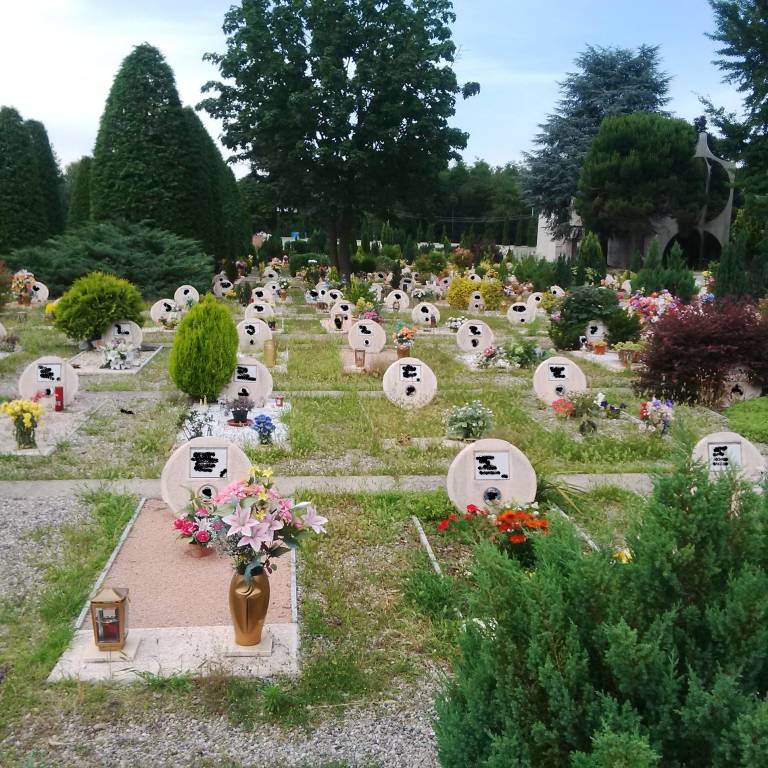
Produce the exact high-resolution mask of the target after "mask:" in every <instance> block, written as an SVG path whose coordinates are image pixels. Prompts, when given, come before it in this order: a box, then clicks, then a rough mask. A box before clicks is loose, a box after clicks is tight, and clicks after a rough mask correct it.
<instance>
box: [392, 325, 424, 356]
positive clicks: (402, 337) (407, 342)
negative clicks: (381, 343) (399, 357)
mask: <svg viewBox="0 0 768 768" xmlns="http://www.w3.org/2000/svg"><path fill="white" fill-rule="evenodd" d="M417 331H418V328H416V327H413V328H411V327H409V326H407V325H406V324H405V323H404V322H403V321H402V320H398V322H397V326H396V328H395V332H394V333H393V334H392V340H393V341H394V342H395V344H397V347H398V350H400V349H405V350H409V349H410V348H411V347H412V346H413V342H414V341H415V339H416V333H417Z"/></svg>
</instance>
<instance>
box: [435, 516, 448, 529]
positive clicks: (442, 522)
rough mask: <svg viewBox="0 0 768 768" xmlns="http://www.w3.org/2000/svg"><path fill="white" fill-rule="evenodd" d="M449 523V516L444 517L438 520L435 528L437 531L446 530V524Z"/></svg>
mask: <svg viewBox="0 0 768 768" xmlns="http://www.w3.org/2000/svg"><path fill="white" fill-rule="evenodd" d="M450 524H451V519H450V518H446V519H445V520H441V521H440V522H439V523H438V524H437V530H438V531H445V530H447V528H448V526H449V525H450Z"/></svg>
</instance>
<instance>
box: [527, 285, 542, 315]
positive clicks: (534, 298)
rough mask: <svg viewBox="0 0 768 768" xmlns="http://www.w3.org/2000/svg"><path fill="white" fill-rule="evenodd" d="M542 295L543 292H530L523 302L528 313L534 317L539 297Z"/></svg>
mask: <svg viewBox="0 0 768 768" xmlns="http://www.w3.org/2000/svg"><path fill="white" fill-rule="evenodd" d="M543 296H544V294H543V293H539V292H538V291H537V292H536V293H532V294H531V295H530V296H529V297H528V299H527V301H526V302H525V303H526V306H527V307H528V313H529V314H530V316H531V317H536V313H537V312H538V311H539V307H540V306H541V299H542V297H543Z"/></svg>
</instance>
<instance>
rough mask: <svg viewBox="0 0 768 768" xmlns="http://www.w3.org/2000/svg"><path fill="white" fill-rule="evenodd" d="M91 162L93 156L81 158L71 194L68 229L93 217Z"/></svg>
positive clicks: (74, 227)
mask: <svg viewBox="0 0 768 768" xmlns="http://www.w3.org/2000/svg"><path fill="white" fill-rule="evenodd" d="M91 162H92V158H91V157H89V156H86V157H82V158H80V160H79V162H78V164H77V171H76V173H75V179H74V181H73V183H72V191H71V192H70V196H69V214H68V215H67V229H76V228H77V227H79V226H80V225H81V224H85V222H86V221H90V219H91Z"/></svg>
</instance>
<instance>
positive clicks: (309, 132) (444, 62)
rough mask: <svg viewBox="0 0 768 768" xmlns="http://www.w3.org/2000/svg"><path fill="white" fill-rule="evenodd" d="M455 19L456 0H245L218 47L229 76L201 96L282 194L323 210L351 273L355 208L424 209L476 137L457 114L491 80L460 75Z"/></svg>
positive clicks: (230, 143)
mask: <svg viewBox="0 0 768 768" xmlns="http://www.w3.org/2000/svg"><path fill="white" fill-rule="evenodd" d="M454 20H455V15H454V13H453V9H452V3H451V2H450V0H413V1H412V2H411V1H409V0H392V1H391V2H388V3H386V4H382V3H379V2H377V1H376V0H325V1H324V2H319V0H274V1H271V2H270V1H269V0H242V2H241V3H240V4H239V5H237V6H234V7H232V8H231V9H230V11H229V12H228V13H227V15H226V17H225V22H224V32H225V34H226V35H227V48H226V52H225V53H223V54H219V53H209V54H207V55H206V59H207V60H209V61H212V62H213V63H214V64H216V65H217V66H218V67H219V71H220V73H221V76H222V77H223V78H224V81H225V82H209V83H207V84H206V86H205V87H204V91H205V92H208V93H211V92H213V93H215V94H216V95H215V96H210V97H209V98H207V99H205V100H204V101H203V102H202V107H203V108H204V109H206V110H207V111H208V112H209V113H210V114H211V115H212V116H213V117H216V118H219V119H221V120H222V122H223V124H224V139H223V140H224V143H225V145H226V146H227V147H229V148H230V149H231V150H233V151H234V152H235V153H236V156H237V157H239V158H241V159H244V160H247V161H248V162H250V164H251V166H252V168H253V170H254V171H255V172H257V173H259V174H262V175H263V176H264V177H265V178H266V181H267V182H268V184H269V185H270V186H271V187H272V188H274V189H275V190H276V191H277V193H278V197H279V199H280V201H281V204H282V205H283V206H290V207H294V208H303V209H306V210H310V211H314V212H316V214H317V215H318V216H319V217H320V218H322V219H323V221H324V222H325V224H326V227H327V230H328V233H329V238H328V240H329V244H330V248H331V253H332V255H333V256H334V257H336V258H338V262H339V266H340V268H341V270H342V272H344V273H349V270H350V261H349V256H350V254H349V244H350V240H351V233H352V227H353V226H354V225H355V220H356V217H357V216H358V215H359V214H360V213H362V212H363V211H369V212H372V213H379V214H384V213H386V212H387V210H388V208H390V207H391V206H393V205H394V204H396V203H402V204H404V205H409V206H413V207H415V208H416V209H418V208H419V206H420V205H421V203H422V200H423V198H424V189H425V188H429V187H430V185H433V184H434V183H435V182H436V180H437V176H438V174H439V172H440V171H441V170H442V169H443V168H445V167H446V165H447V163H448V160H449V159H451V158H453V157H457V154H456V153H457V150H460V149H463V148H464V147H465V146H466V142H467V135H466V134H465V133H463V132H462V131H460V130H459V129H458V128H454V127H451V126H450V125H449V122H448V121H449V120H450V118H451V117H452V116H453V115H454V112H455V102H456V97H457V95H458V94H459V93H463V94H464V95H465V96H466V95H471V94H473V93H475V92H476V91H477V89H478V88H479V86H477V84H467V85H465V86H464V88H463V89H462V88H460V87H459V85H458V82H457V80H456V75H455V73H454V71H453V68H452V64H453V61H454V55H455V45H454V43H453V41H452V39H451V31H450V27H449V25H450V24H451V23H452V22H453V21H454ZM337 237H338V240H339V242H340V248H339V250H338V254H337V253H336V247H335V246H336V241H337Z"/></svg>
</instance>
